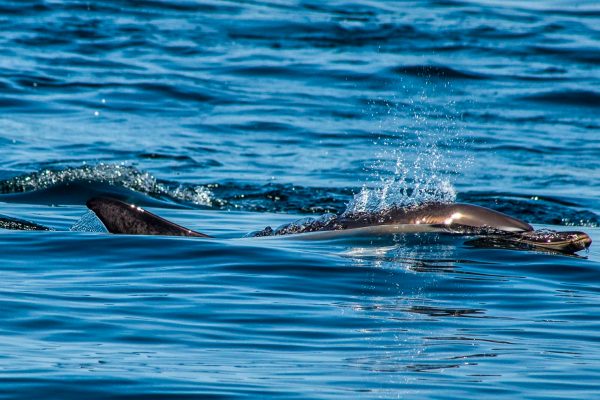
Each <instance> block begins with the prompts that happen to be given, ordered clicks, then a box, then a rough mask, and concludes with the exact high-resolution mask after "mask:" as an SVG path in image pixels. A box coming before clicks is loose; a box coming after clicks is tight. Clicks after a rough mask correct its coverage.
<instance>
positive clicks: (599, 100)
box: [522, 90, 600, 107]
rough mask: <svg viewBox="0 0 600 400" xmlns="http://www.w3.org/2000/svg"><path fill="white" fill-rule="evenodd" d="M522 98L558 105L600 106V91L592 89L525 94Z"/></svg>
mask: <svg viewBox="0 0 600 400" xmlns="http://www.w3.org/2000/svg"><path fill="white" fill-rule="evenodd" d="M522 99H523V100H530V101H536V102H540V103H550V104H557V105H572V106H585V107H600V93H598V92H596V91H592V90H560V91H549V92H544V93H538V94H532V95H528V96H524V97H522Z"/></svg>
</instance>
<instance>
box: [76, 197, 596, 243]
mask: <svg viewBox="0 0 600 400" xmlns="http://www.w3.org/2000/svg"><path fill="white" fill-rule="evenodd" d="M86 205H87V207H88V208H89V209H90V210H92V211H93V212H94V213H95V214H96V216H97V217H98V218H99V219H100V221H102V223H103V224H104V226H105V227H106V229H107V230H108V231H109V232H110V233H116V234H129V235H167V236H189V237H202V238H210V237H211V236H209V235H206V234H203V233H200V232H196V231H194V230H191V229H188V228H185V227H183V226H181V225H177V224H175V223H173V222H170V221H167V220H165V219H163V218H161V217H159V216H158V215H155V214H153V213H151V212H149V211H147V210H144V209H143V208H141V207H138V206H135V205H133V204H128V203H125V202H122V201H120V200H117V199H114V198H108V197H95V198H92V199H90V200H88V201H87V203H86ZM419 232H447V233H455V234H466V235H472V236H478V237H485V238H487V240H486V241H483V242H480V243H482V244H486V245H492V246H498V247H511V248H542V249H547V250H553V251H559V252H565V253H575V252H577V251H579V250H583V249H586V248H588V247H589V246H590V244H591V243H592V240H591V238H590V237H589V236H588V235H587V234H586V233H584V232H556V231H549V230H540V231H535V230H534V229H533V227H532V226H531V225H529V224H528V223H526V222H524V221H521V220H518V219H516V218H513V217H511V216H509V215H506V214H503V213H501V212H498V211H494V210H491V209H489V208H485V207H480V206H476V205H472V204H461V203H450V204H447V203H431V204H425V205H421V206H416V207H409V208H391V209H389V210H386V211H384V212H380V213H345V214H340V215H333V214H328V215H326V216H324V217H323V218H321V219H308V220H306V219H305V220H303V221H297V222H292V223H290V224H286V225H283V226H281V227H278V228H277V229H275V230H273V229H272V228H271V227H267V228H265V229H263V230H262V231H258V232H254V233H251V234H250V235H249V236H252V237H264V236H289V237H290V238H292V237H293V238H296V239H305V240H317V239H335V238H341V237H352V236H363V237H364V236H366V237H370V236H381V235H389V234H400V233H419ZM475 243H477V242H475Z"/></svg>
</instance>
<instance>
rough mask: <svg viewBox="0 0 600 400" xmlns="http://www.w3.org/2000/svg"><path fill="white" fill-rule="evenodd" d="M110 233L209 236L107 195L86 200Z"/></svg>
mask: <svg viewBox="0 0 600 400" xmlns="http://www.w3.org/2000/svg"><path fill="white" fill-rule="evenodd" d="M86 205H87V207H88V208H89V209H90V210H92V211H93V212H94V214H96V216H97V217H98V218H99V219H100V221H102V223H103V224H104V226H105V227H106V229H108V231H109V232H110V233H120V234H125V235H166V236H193V237H204V238H209V237H210V236H208V235H205V234H203V233H200V232H196V231H193V230H191V229H188V228H185V227H183V226H181V225H177V224H175V223H173V222H170V221H167V220H166V219H164V218H161V217H159V216H158V215H155V214H152V213H151V212H150V211H146V210H144V209H143V208H141V207H138V206H136V205H134V204H127V203H124V202H122V201H120V200H117V199H113V198H109V197H94V198H91V199H89V200H88V201H87V202H86Z"/></svg>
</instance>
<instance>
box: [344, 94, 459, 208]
mask: <svg viewBox="0 0 600 400" xmlns="http://www.w3.org/2000/svg"><path fill="white" fill-rule="evenodd" d="M428 92H431V91H430V90H429V91H423V92H422V93H421V94H420V95H419V96H413V99H414V100H413V101H408V102H404V103H402V102H397V101H392V102H388V103H387V110H386V111H385V113H384V114H383V115H381V113H380V114H379V115H376V117H377V118H378V120H379V121H380V123H379V127H378V128H379V129H378V134H377V140H375V141H374V145H375V146H377V148H378V149H379V150H378V151H377V157H376V160H375V161H374V162H372V163H371V165H369V166H368V168H369V169H370V170H371V173H370V176H371V178H370V180H369V182H367V183H366V184H364V185H363V187H362V189H361V190H360V192H358V193H357V194H356V195H355V196H354V198H353V199H352V200H351V201H350V203H349V204H348V207H347V209H346V211H345V213H346V214H352V213H363V212H380V211H383V210H386V209H389V208H392V207H413V206H418V205H420V204H425V203H431V202H439V203H450V202H453V201H455V199H456V190H455V188H454V185H453V179H454V177H456V176H457V175H458V174H459V172H460V171H461V170H462V169H463V168H464V167H465V166H466V165H468V164H469V163H470V159H469V157H468V156H466V155H465V152H464V150H465V147H466V146H465V144H466V143H465V141H464V140H463V139H462V134H461V133H462V131H461V129H460V126H459V122H460V119H459V118H458V117H457V113H456V112H455V111H454V104H453V103H452V102H446V103H445V104H435V103H433V102H432V101H430V99H431V97H430V94H429V93H428ZM379 104H381V102H380V103H379ZM382 137H383V138H382ZM461 153H462V154H461Z"/></svg>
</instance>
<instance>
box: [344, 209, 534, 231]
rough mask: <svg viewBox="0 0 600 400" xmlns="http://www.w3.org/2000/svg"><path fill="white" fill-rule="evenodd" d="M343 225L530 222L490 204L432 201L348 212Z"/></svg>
mask: <svg viewBox="0 0 600 400" xmlns="http://www.w3.org/2000/svg"><path fill="white" fill-rule="evenodd" d="M338 223H339V224H340V225H342V226H343V229H354V228H363V227H367V226H374V225H429V226H432V227H441V228H460V227H467V228H476V229H493V230H498V231H503V232H528V231H532V230H533V227H532V226H531V225H529V224H528V223H526V222H524V221H521V220H519V219H516V218H513V217H511V216H509V215H506V214H503V213H501V212H498V211H495V210H491V209H489V208H485V207H481V206H476V205H472V204H462V203H448V204H446V203H429V204H423V205H420V206H417V207H411V208H391V209H389V210H386V211H384V212H381V213H376V214H372V213H362V214H349V215H344V216H343V217H342V218H341V220H340V221H338Z"/></svg>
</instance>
